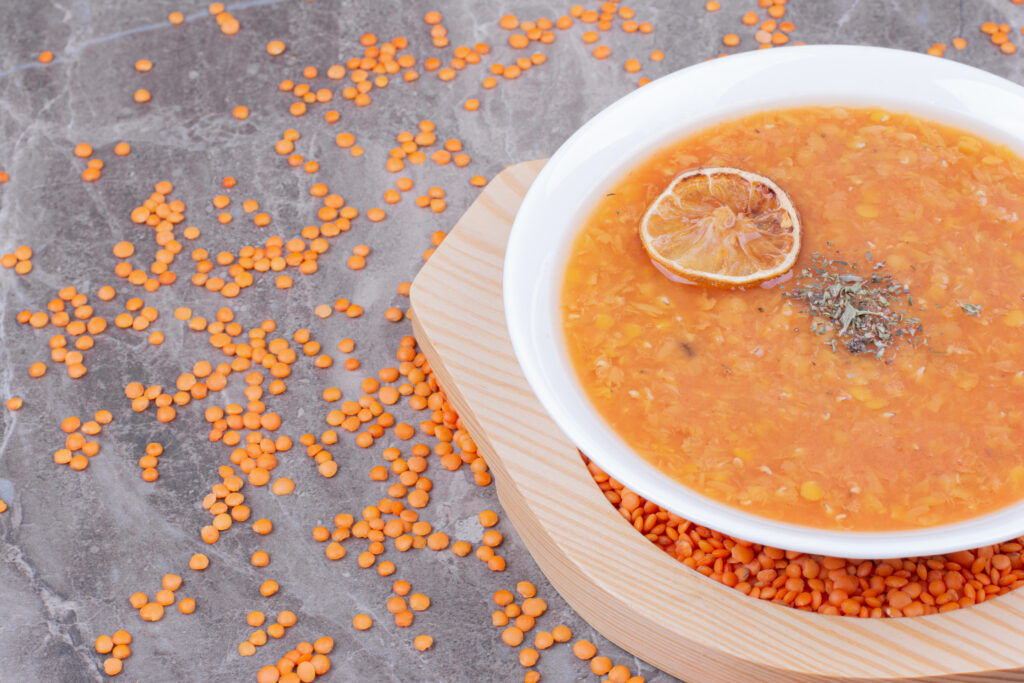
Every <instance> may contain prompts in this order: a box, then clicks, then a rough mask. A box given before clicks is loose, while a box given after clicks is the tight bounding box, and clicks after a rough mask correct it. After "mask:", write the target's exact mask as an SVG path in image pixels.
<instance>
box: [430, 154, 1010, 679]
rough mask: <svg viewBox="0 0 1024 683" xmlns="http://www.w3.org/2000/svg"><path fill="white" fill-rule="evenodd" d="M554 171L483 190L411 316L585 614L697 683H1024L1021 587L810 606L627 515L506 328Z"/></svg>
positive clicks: (516, 505)
mask: <svg viewBox="0 0 1024 683" xmlns="http://www.w3.org/2000/svg"><path fill="white" fill-rule="evenodd" d="M543 165H544V160H537V161H529V162H524V163H521V164H516V165H514V166H510V167H509V168H507V169H505V171H503V172H502V173H500V174H499V175H498V176H497V177H496V178H495V179H494V180H493V181H491V183H490V184H489V185H488V186H487V187H486V188H485V189H484V191H483V192H482V193H481V195H480V196H479V197H478V198H477V200H476V201H475V202H474V203H473V205H472V206H471V207H470V208H469V210H468V211H467V212H466V214H465V215H464V216H463V217H462V218H461V219H460V220H459V222H458V223H457V224H456V226H455V227H454V228H453V229H452V231H451V233H450V234H449V235H448V237H447V239H445V241H444V243H443V244H442V245H441V246H440V247H439V248H438V249H437V251H436V252H435V253H434V255H433V256H432V257H431V258H430V260H429V261H428V263H427V264H426V265H425V266H424V267H423V269H422V270H421V271H420V273H419V275H418V276H417V277H416V280H415V281H414V282H413V285H412V319H413V326H414V328H415V331H416V339H417V340H418V341H419V344H420V346H421V348H422V350H423V352H424V353H425V354H426V356H427V358H428V359H429V361H430V365H431V367H433V369H434V371H435V372H436V373H437V376H438V379H439V381H440V383H441V385H442V386H443V387H444V389H445V391H446V392H447V394H448V397H449V399H450V400H451V402H452V404H453V405H454V406H455V407H456V409H457V410H458V412H459V415H460V416H462V419H463V421H464V422H465V423H466V425H467V426H468V429H469V431H470V433H471V434H472V435H473V438H474V440H475V441H476V444H477V447H478V449H479V451H480V453H481V454H482V455H483V457H484V458H485V460H486V461H487V464H488V466H489V467H490V469H491V472H492V473H493V475H494V480H495V484H496V486H497V489H498V497H499V498H500V500H501V504H502V506H503V507H504V508H505V513H506V514H507V516H508V517H509V519H510V520H511V521H512V523H513V525H515V527H516V530H517V531H518V532H519V534H520V536H522V538H523V541H524V542H525V543H526V546H527V548H529V550H530V553H531V554H532V555H533V557H534V559H535V560H536V561H537V564H538V565H539V566H540V568H541V569H542V570H543V571H544V573H545V574H546V575H547V577H548V579H549V580H550V581H551V583H552V585H553V586H554V587H555V588H556V589H557V590H558V592H559V593H560V594H561V595H562V597H563V598H565V600H566V601H567V602H568V603H569V604H570V605H571V606H572V607H573V609H575V610H576V611H577V612H578V613H579V614H580V615H581V616H582V617H583V618H584V619H586V620H587V621H588V622H589V623H590V624H591V625H592V626H593V627H594V628H595V629H597V630H598V631H599V632H600V633H601V634H602V635H604V636H605V637H606V638H608V639H609V640H611V641H612V642H614V643H616V644H617V645H619V646H621V647H623V648H625V649H626V650H628V651H629V652H632V653H633V654H635V655H637V656H638V657H640V658H641V659H644V660H645V661H647V662H649V663H651V664H652V665H654V666H656V667H658V668H659V669H662V670H664V671H666V672H668V673H670V674H673V675H674V676H677V677H679V678H682V679H684V680H686V681H691V682H693V683H696V682H697V681H728V682H730V683H733V682H745V681H854V680H857V681H861V680H870V681H876V680H878V681H893V680H900V681H909V680H915V681H916V680H928V681H937V680H942V681H1024V590H1019V591H1015V592H1013V593H1010V594H1007V595H1005V596H1002V597H1000V598H997V599H994V600H991V601H986V602H985V603H982V604H981V605H977V606H974V607H971V608H968V609H962V610H955V611H953V612H947V613H945V614H937V615H932V616H926V617H916V618H900V619H855V618H849V617H830V616H824V615H820V614H815V613H808V612H802V611H798V610H794V609H791V608H787V607H781V606H779V605H773V604H771V603H770V602H766V601H762V600H757V599H754V598H750V597H747V596H745V595H743V594H741V593H740V592H738V591H736V590H733V589H730V588H727V587H725V586H723V585H721V584H719V583H717V582H715V581H712V580H711V579H708V578H706V577H704V576H701V575H700V574H698V573H697V572H695V571H693V570H690V569H689V568H687V567H685V566H684V565H682V564H681V563H679V562H677V561H676V560H674V559H673V558H671V557H669V556H668V555H667V554H665V553H664V552H663V551H661V550H660V549H658V548H657V547H655V546H654V544H652V543H650V542H649V541H648V540H647V539H646V538H644V537H643V536H642V535H641V534H639V533H637V532H636V531H635V530H634V529H633V527H632V526H631V525H630V524H629V523H628V522H626V521H625V520H624V519H623V518H622V517H621V516H620V515H619V514H618V512H617V511H616V510H615V508H614V507H612V506H611V505H610V504H609V503H608V501H607V500H606V499H605V497H604V495H603V494H602V493H601V491H600V489H599V488H598V487H597V485H596V484H595V483H594V481H593V480H592V479H591V477H590V475H589V473H588V472H587V469H586V467H585V466H584V464H583V462H582V460H581V458H580V454H579V452H578V451H577V450H576V448H575V447H574V446H573V445H572V443H570V442H569V441H568V440H567V439H566V437H565V436H564V435H563V434H562V432H561V431H560V430H559V429H558V427H557V426H556V425H555V423H554V422H553V421H552V420H551V418H550V417H548V415H547V414H546V413H545V412H544V410H543V408H541V405H540V402H539V401H538V400H537V398H536V397H535V396H534V394H533V392H532V391H531V390H530V387H529V385H528V384H527V382H526V379H525V378H524V377H523V374H522V372H521V370H520V369H519V365H518V364H517V363H516V359H515V356H514V354H513V352H512V345H511V342H510V341H509V336H508V330H507V328H506V325H505V314H504V309H503V306H502V296H501V282H502V263H503V260H504V256H505V245H506V242H507V240H508V236H509V232H510V230H511V228H512V220H513V218H514V217H515V214H516V211H517V209H518V208H519V205H520V203H521V202H522V199H523V196H524V195H525V194H526V190H527V189H528V188H529V186H530V183H531V182H532V181H533V179H534V178H535V177H536V175H537V173H539V172H540V169H541V167H542V166H543ZM540 246H541V245H539V247H540Z"/></svg>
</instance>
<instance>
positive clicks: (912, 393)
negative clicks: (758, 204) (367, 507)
mask: <svg viewBox="0 0 1024 683" xmlns="http://www.w3.org/2000/svg"><path fill="white" fill-rule="evenodd" d="M698 166H728V167H736V168H741V169H744V170H749V171H752V172H755V173H759V174H763V175H765V176H767V177H769V178H771V179H772V180H774V181H775V182H776V183H778V184H779V185H780V186H781V187H782V188H783V189H784V190H785V191H786V192H787V193H788V194H789V195H790V197H791V198H792V200H793V203H794V204H795V206H796V209H797V211H798V212H799V214H800V218H801V222H802V228H803V248H802V250H801V253H800V258H799V259H798V261H797V264H796V267H795V268H794V269H793V271H791V274H790V278H789V279H788V280H787V281H785V282H782V283H770V284H771V286H762V287H755V288H749V289H746V290H726V289H714V288H707V287H699V286H693V285H688V284H681V283H679V282H675V281H673V280H671V279H669V278H668V277H666V276H665V275H664V274H662V272H661V271H659V270H658V269H657V268H656V267H655V266H654V265H653V264H652V263H651V261H650V259H649V258H648V256H647V254H646V252H645V251H644V249H643V247H642V246H641V242H640V239H639V237H638V234H637V229H638V225H639V222H640V220H641V218H642V216H643V214H644V211H645V210H646V208H647V206H648V205H649V204H650V203H651V202H652V201H653V200H654V199H655V198H656V197H657V196H658V195H659V194H660V193H661V192H662V191H663V190H664V189H665V187H667V186H668V184H669V183H670V182H671V180H672V178H674V177H675V176H676V175H677V174H679V173H681V172H682V171H684V170H687V169H691V168H694V167H698ZM837 274H844V275H843V276H844V277H845V276H846V275H849V274H858V276H859V277H861V278H865V279H868V278H871V277H872V276H876V279H881V278H891V281H890V280H886V283H887V284H886V285H885V286H886V291H885V292H883V293H882V294H881V296H884V300H885V305H886V307H887V310H890V311H891V312H892V314H893V315H899V316H903V321H904V322H903V323H901V325H900V326H899V327H900V328H901V332H903V333H905V334H904V336H902V337H899V336H895V337H893V338H892V339H891V340H889V342H888V343H887V344H883V347H882V348H876V347H874V346H870V345H869V346H868V347H864V346H863V345H857V344H851V345H850V348H848V347H847V344H845V343H844V338H843V337H842V336H841V335H840V332H841V330H839V329H838V325H833V324H832V323H830V322H829V321H828V320H825V319H823V318H822V317H820V316H816V315H814V313H815V311H814V310H812V309H813V306H809V305H808V300H809V298H813V296H814V294H813V293H814V292H820V291H822V290H823V289H827V287H829V286H830V283H832V282H836V281H839V280H837V278H839V275H837ZM783 279H785V278H783ZM854 279H856V278H854ZM848 281H849V280H842V282H848ZM562 313H563V325H564V331H565V336H566V339H567V343H568V348H569V353H570V356H571V358H572V362H573V364H574V366H575V369H576V372H577V375H578V377H579V379H580V381H581V383H582V385H583V387H584V389H585V391H586V393H587V395H588V396H589V397H590V399H591V401H592V402H593V404H594V406H595V407H596V408H597V410H598V411H599V413H600V414H601V415H602V416H603V418H604V419H605V420H606V421H607V422H608V424H609V425H610V426H611V427H612V428H613V429H614V430H615V431H616V432H617V433H618V434H619V435H620V436H621V437H622V438H623V439H624V440H625V441H626V442H627V443H628V444H630V445H631V446H632V447H633V448H634V449H635V450H636V451H637V452H638V453H639V454H640V455H641V456H642V457H644V458H645V459H646V460H648V461H649V462H650V463H652V464H653V465H654V466H655V467H657V468H658V469H659V470H661V471H662V472H664V473H665V474H666V475H668V476H670V477H672V478H674V479H676V480H678V481H680V482H682V483H683V484H685V485H686V486H688V487H690V488H692V489H694V490H695V491H697V492H699V493H702V494H704V495H707V496H709V497H711V498H713V499H715V500H718V501H721V502H723V503H726V504H728V505H732V506H735V507H738V508H741V509H743V510H746V511H749V512H751V513H754V514H757V515H760V516H764V517H768V518H772V519H776V520H781V521H785V522H791V523H795V524H802V525H808V526H814V527H819V528H830V529H852V530H858V531H881V530H895V529H906V528H919V527H927V526H934V525H939V524H946V523H951V522H957V521H962V520H964V519H967V518H970V517H974V516H977V515H980V514H983V513H986V512H990V511H993V510H995V509H997V508H1000V507H1003V506H1006V505H1008V504H1010V503H1013V502H1016V501H1018V500H1020V499H1021V498H1024V448H1022V445H1024V444H1022V439H1021V430H1022V428H1024V161H1022V160H1021V159H1020V158H1018V157H1017V156H1015V155H1014V154H1013V152H1012V151H1011V150H1009V149H1008V148H1006V147H1004V146H999V145H996V144H993V143H991V142H989V141H986V140H984V139H982V138H981V137H979V136H977V135H973V134H971V133H967V132H964V131H962V130H958V129H955V128H952V127H949V126H945V125H940V124H936V123H934V122H931V121H928V120H923V119H921V118H918V117H915V116H912V115H909V114H903V113H894V112H888V111H882V110H878V109H851V108H838V107H808V108H798V109H786V110H779V111H769V112H762V113H758V114H754V115H751V116H747V117H745V118H742V119H738V120H733V121H728V122H724V123H721V124H719V125H715V126H714V127H711V128H708V129H705V130H702V131H700V132H699V133H697V134H695V135H692V136H690V137H687V138H685V139H683V140H680V141H679V142H676V143H673V144H671V145H669V146H668V147H666V148H664V149H662V150H660V151H659V152H657V153H656V154H655V155H653V156H652V157H650V158H649V159H647V160H645V161H643V162H642V163H641V164H639V165H638V166H636V167H635V168H633V169H632V170H631V171H630V172H629V173H628V174H627V175H625V176H624V177H623V178H622V179H621V180H620V181H619V182H618V183H617V185H615V186H614V187H613V188H612V189H610V190H609V191H608V192H607V193H605V194H604V195H603V196H602V197H601V198H600V200H599V202H598V204H597V206H596V208H595V209H594V211H593V213H592V214H591V215H590V216H589V217H588V218H587V220H586V222H585V224H584V225H583V228H582V230H581V231H580V234H579V235H578V237H577V238H576V239H575V241H574V243H573V246H572V249H571V253H570V256H569V260H568V265H567V268H566V272H565V281H564V285H563V291H562ZM869 315H870V314H869ZM862 317H863V316H862ZM864 319H867V318H864ZM911 329H912V330H913V332H910V330H911ZM851 349H852V350H851Z"/></svg>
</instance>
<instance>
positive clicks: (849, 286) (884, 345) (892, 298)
mask: <svg viewBox="0 0 1024 683" xmlns="http://www.w3.org/2000/svg"><path fill="white" fill-rule="evenodd" d="M811 259H812V260H811V266H810V267H809V268H804V269H803V270H802V271H801V272H800V273H799V274H798V275H797V277H796V278H795V280H794V283H793V289H792V290H791V291H788V292H784V293H783V296H786V297H788V298H791V299H795V300H797V301H800V302H801V303H803V304H804V305H805V306H806V307H807V311H806V312H807V313H808V314H809V315H811V316H812V317H814V318H817V320H815V321H814V322H812V323H811V330H812V331H813V332H815V333H817V334H820V335H831V336H830V337H829V338H828V339H827V340H826V341H825V344H826V345H828V346H829V347H831V348H832V350H833V351H836V350H837V348H838V347H839V345H842V346H843V348H845V349H846V350H847V351H849V352H850V353H872V354H874V356H875V357H876V358H879V359H881V358H884V357H885V356H886V353H887V352H888V351H890V350H891V349H893V348H894V347H895V345H896V343H897V342H898V341H899V340H900V339H903V340H905V341H906V342H908V343H910V344H912V345H916V344H918V343H920V342H921V341H922V339H923V332H924V331H923V328H922V326H921V321H920V320H919V319H918V318H913V317H909V316H907V315H905V314H904V313H903V311H902V310H901V309H900V306H901V304H902V303H903V302H904V301H906V302H907V304H908V305H913V303H912V302H913V299H912V298H910V295H909V288H908V287H907V286H906V285H903V284H900V283H899V282H897V281H896V280H894V279H893V277H892V276H891V275H890V274H888V273H887V272H885V262H884V261H883V262H879V263H876V264H875V265H874V267H873V268H872V269H871V270H870V271H869V272H868V273H866V274H861V273H859V272H858V265H857V263H850V262H848V261H843V260H833V259H828V258H826V257H825V256H823V255H821V254H819V253H817V252H815V253H814V254H813V255H812V257H811ZM965 310H966V309H965Z"/></svg>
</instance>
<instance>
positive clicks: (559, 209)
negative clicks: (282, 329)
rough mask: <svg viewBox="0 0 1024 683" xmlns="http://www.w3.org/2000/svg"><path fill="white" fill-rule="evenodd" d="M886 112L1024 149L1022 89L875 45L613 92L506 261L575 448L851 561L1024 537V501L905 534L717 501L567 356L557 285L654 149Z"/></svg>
mask: <svg viewBox="0 0 1024 683" xmlns="http://www.w3.org/2000/svg"><path fill="white" fill-rule="evenodd" d="M832 104H835V105H860V106H879V107H884V108H887V109H889V110H893V111H906V112H911V113H914V114H917V115H921V116H924V117H927V118H931V119H933V120H937V121H941V122H943V123H948V124H951V125H955V126H958V127H961V128H964V129H967V130H970V131H973V132H976V133H978V134H979V135H982V136H984V137H987V138H988V139H991V140H995V141H999V142H1003V143H1005V144H1008V145H1010V147H1011V148H1014V149H1015V151H1016V152H1017V153H1021V151H1022V149H1024V88H1022V87H1020V86H1018V85H1016V84H1014V83H1011V82H1010V81H1007V80H1005V79H1002V78H1000V77H998V76H994V75H992V74H989V73H987V72H984V71H981V70H978V69H975V68H973V67H969V66H964V65H962V64H958V63H955V62H952V61H948V60H945V59H938V58H935V57H930V56H926V55H923V54H917V53H911V52H903V51H899V50H890V49H883V48H871V47H853V46H801V47H787V48H783V49H774V50H758V51H755V52H748V53H745V54H740V55H735V56H730V57H726V58H723V59H715V60H712V61H709V62H704V63H702V64H698V65H696V66H692V67H689V68H686V69H683V70H681V71H677V72H675V73H673V74H670V75H668V76H665V77H664V78H661V79H658V80H657V81H654V82H652V83H650V84H648V85H646V86H644V87H643V88H640V89H638V90H637V91H635V92H633V93H631V94H629V95H627V96H626V97H623V98H622V99H620V100H618V101H617V102H615V103H614V104H612V105H611V106H609V107H608V108H606V109H605V110H604V111H602V112H601V113H600V114H598V115H597V116H595V117H594V118H593V119H591V120H590V121H588V122H587V123H586V124H585V125H584V126H583V127H582V128H580V129H579V130H578V131H577V132H576V133H575V134H574V135H573V136H572V137H571V138H569V140H567V141H566V142H565V144H563V145H562V146H561V147H560V148H559V150H558V151H557V153H556V154H555V155H554V156H553V157H551V160H550V161H548V163H547V165H545V166H544V169H543V170H542V171H541V173H540V175H539V176H538V177H537V179H536V181H535V182H534V184H533V186H532V187H531V188H530V190H529V192H528V193H527V195H526V198H525V200H524V201H523V204H522V207H521V208H520V210H519V213H518V214H517V216H516V219H515V224H514V227H513V231H512V236H511V238H510V240H509V244H508V251H507V254H506V257H505V271H504V299H505V315H506V318H507V321H508V327H509V332H510V334H511V338H512V345H513V347H514V348H515V353H516V357H517V358H518V360H519V363H520V365H521V366H522V368H523V372H524V373H525V375H526V379H527V380H528V381H529V383H530V386H531V387H532V388H533V390H534V392H535V393H536V394H537V397H538V398H539V399H540V401H541V403H542V404H543V406H544V408H545V409H546V410H547V412H548V413H549V414H550V415H551V417H552V418H553V419H554V421H555V422H556V423H557V424H558V426H559V427H560V428H561V429H562V430H563V431H564V432H565V434H566V435H567V436H568V437H569V439H570V440H571V441H572V442H573V443H575V444H576V445H577V446H578V447H579V448H580V450H582V451H583V452H584V453H586V454H587V455H588V456H589V457H590V458H591V459H593V460H594V461H595V462H596V463H597V464H598V465H599V466H600V467H601V468H603V469H604V470H605V471H606V472H608V473H609V474H610V475H611V476H612V477H614V478H616V479H618V480H619V481H621V482H622V483H623V484H625V485H626V486H627V487H629V488H630V489H632V490H633V491H635V492H636V493H638V494H639V495H641V496H644V497H646V498H648V499H650V500H653V501H655V502H656V503H658V504H659V505H662V506H664V507H665V508H667V509H669V510H671V511H673V512H675V513H676V514H679V515H681V516H683V517H685V518H687V519H689V520H692V521H694V522H696V523H698V524H701V525H704V526H707V527H709V528H712V529H716V530H719V531H721V532H723V533H726V534H729V535H732V536H736V537H739V538H744V539H747V540H750V541H754V542H758V543H763V544H766V545H770V546H775V547H780V548H785V549H787V550H796V551H802V552H810V553H821V554H824V555H835V556H840V557H850V558H858V559H865V558H878V559H880V558H890V557H912V556H918V555H931V554H939V553H945V552H951V551H954V550H961V549H965V548H973V547H978V546H982V545H986V544H989V543H995V542H999V541H1003V540H1006V539H1008V538H1012V537H1015V536H1019V535H1022V534H1024V502H1022V503H1020V504H1016V505H1013V506H1010V507H1007V508H1004V509H1002V510H999V511H996V512H994V513H991V514H988V515H985V516H982V517H977V518H974V519H971V520H968V521H965V522H961V523H957V524H951V525H945V526H940V527H932V528H928V529H922V530H911V531H898V532H880V533H873V532H872V533H868V532H843V531H829V530H822V529H815V528H811V527H804V526H798V525H794V524H786V523H781V522H777V521H772V520H768V519H764V518H761V517H757V516H755V515H752V514H749V513H746V512H743V511H742V510H739V509H736V508H732V507H729V506H726V505H723V504H721V503H718V502H715V501H713V500H711V499H709V498H707V497H704V496H702V495H700V494H698V493H696V492H694V491H692V490H691V489H689V488H687V487H685V486H683V485H682V484H680V483H678V482H676V481H674V480H672V479H670V478H668V477H667V476H665V475H663V474H661V473H660V472H659V471H658V470H657V469H655V468H654V467H652V466H651V465H649V464H648V463H647V462H646V461H645V460H643V458H641V457H640V456H639V455H637V454H636V453H635V452H634V451H633V450H632V449H631V448H630V447H629V446H628V445H627V444H626V443H625V442H624V441H623V440H622V439H621V438H620V437H619V436H618V435H617V434H616V433H615V432H614V431H613V430H612V429H611V428H610V427H608V425H607V424H605V422H604V421H603V420H602V418H601V417H600V415H599V414H598V413H597V411H596V410H595V409H594V407H593V406H592V404H591V403H590V400H589V399H588V398H587V396H586V394H585V393H584V392H583V390H582V387H581V386H580V384H579V382H578V380H577V378H576V374H575V371H574V370H573V368H572V365H571V363H570V361H569V357H568V353H567V351H566V347H565V342H564V335H563V332H562V321H561V314H560V293H561V287H562V278H563V272H564V267H565V263H566V261H567V258H568V249H569V247H570V245H571V242H572V239H573V237H575V235H576V234H577V232H578V230H579V229H580V227H581V225H582V221H583V220H584V219H585V217H586V215H587V214H588V212H589V211H590V210H591V209H592V208H593V206H594V204H595V201H596V197H598V196H599V195H600V193H602V192H604V191H605V190H606V188H608V187H609V186H610V185H612V184H613V183H614V182H615V181H616V180H617V179H618V178H620V177H621V175H622V174H623V173H624V172H625V171H626V170H627V169H628V168H630V167H632V166H633V165H635V164H637V163H638V162H639V161H641V160H642V159H643V158H645V157H646V156H648V155H649V154H651V153H652V152H653V151H654V150H656V149H658V148H659V147H662V146H664V145H665V144H667V143H669V142H671V141H673V140H677V139H679V138H680V137H682V136H684V135H686V134H688V133H691V132H694V131H697V130H699V129H701V128H703V127H705V126H708V125H711V124H713V123H715V122H720V121H722V120H725V119H730V118H735V117H738V116H742V115H744V114H746V113H751V112H755V111H763V110H768V109H776V108H781V107H786V106H799V105H832Z"/></svg>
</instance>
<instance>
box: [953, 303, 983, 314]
mask: <svg viewBox="0 0 1024 683" xmlns="http://www.w3.org/2000/svg"><path fill="white" fill-rule="evenodd" d="M956 302H957V303H958V304H959V305H960V308H961V309H963V312H964V313H966V314H967V315H977V316H980V315H981V305H980V304H969V303H967V302H966V301H960V299H957V300H956Z"/></svg>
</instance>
